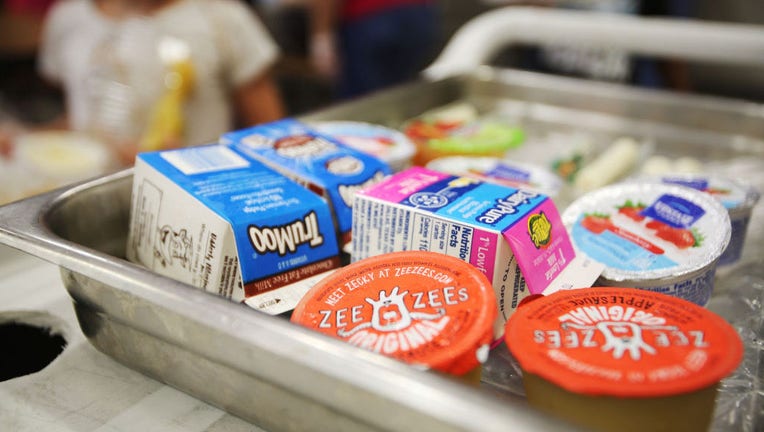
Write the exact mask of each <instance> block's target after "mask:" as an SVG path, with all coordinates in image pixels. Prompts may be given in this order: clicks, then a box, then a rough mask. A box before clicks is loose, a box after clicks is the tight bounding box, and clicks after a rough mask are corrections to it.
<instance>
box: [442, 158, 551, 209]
mask: <svg viewBox="0 0 764 432" xmlns="http://www.w3.org/2000/svg"><path fill="white" fill-rule="evenodd" d="M427 168H428V169H431V170H435V171H440V172H444V173H448V174H454V175H460V176H469V177H474V178H477V179H479V180H483V181H487V182H491V183H497V184H500V185H504V186H509V187H513V188H522V189H528V190H532V191H534V192H538V193H541V194H544V195H547V196H548V197H550V198H552V199H555V198H558V197H559V195H560V192H561V190H562V189H563V186H564V183H563V181H562V179H561V178H560V177H558V176H557V175H556V174H554V173H553V172H551V171H549V170H547V169H545V168H543V167H541V166H538V165H534V164H529V163H520V162H513V161H510V160H507V159H503V158H496V157H480V156H446V157H441V158H437V159H435V160H432V161H430V162H429V163H428V164H427Z"/></svg>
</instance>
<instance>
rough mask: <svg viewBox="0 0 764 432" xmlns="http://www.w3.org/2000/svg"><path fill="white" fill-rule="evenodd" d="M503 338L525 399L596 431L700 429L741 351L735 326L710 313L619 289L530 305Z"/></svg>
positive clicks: (543, 299) (512, 320)
mask: <svg viewBox="0 0 764 432" xmlns="http://www.w3.org/2000/svg"><path fill="white" fill-rule="evenodd" d="M505 341H506V343H507V347H508V348H509V350H510V352H511V353H512V355H513V356H514V357H515V358H516V360H517V361H518V363H519V364H520V367H521V368H522V370H523V380H524V385H525V387H526V395H527V397H528V400H529V402H530V403H531V404H533V405H535V406H537V407H539V408H541V409H543V410H547V411H550V412H554V413H556V414H559V415H562V416H563V417H567V418H569V419H570V420H573V421H574V422H576V423H579V424H583V425H586V426H590V427H592V428H594V429H595V430H667V431H669V430H670V431H677V430H704V429H706V428H707V427H708V423H709V422H710V417H711V413H712V411H713V404H714V400H715V394H716V388H717V385H718V383H719V381H721V380H722V379H723V378H724V377H726V376H727V375H728V374H730V373H731V372H732V371H734V370H735V368H736V367H737V366H738V364H739V363H740V361H741V359H742V355H743V344H742V341H741V340H740V337H739V336H738V334H737V332H736V331H735V329H734V328H732V326H730V325H729V324H728V323H727V322H726V321H724V319H722V318H721V317H719V316H717V315H715V314H714V313H712V312H711V311H709V310H707V309H705V308H702V307H700V306H697V305H695V304H693V303H690V302H688V301H686V300H682V299H679V298H676V297H672V296H668V295H664V294H659V293H654V292H649V291H645V290H639V289H633V288H623V287H595V288H587V289H581V290H570V291H559V292H557V293H554V294H551V295H549V296H545V297H541V298H537V299H535V300H533V301H530V302H528V303H526V304H525V305H523V306H522V307H521V308H520V309H519V310H518V311H517V312H516V313H515V314H514V315H513V316H512V317H511V318H510V320H509V321H508V322H507V325H506V332H505ZM656 401H659V402H656ZM573 407H575V408H573ZM656 407H657V408H656ZM625 425H631V426H628V427H627V426H625ZM632 426H633V427H632Z"/></svg>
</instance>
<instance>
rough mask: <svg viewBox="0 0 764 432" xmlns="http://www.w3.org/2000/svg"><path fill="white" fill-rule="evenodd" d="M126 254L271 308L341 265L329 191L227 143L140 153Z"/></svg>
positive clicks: (289, 304)
mask: <svg viewBox="0 0 764 432" xmlns="http://www.w3.org/2000/svg"><path fill="white" fill-rule="evenodd" d="M126 252H127V258H128V259H129V260H131V261H133V262H136V263H139V264H142V265H144V266H146V267H148V268H149V269H151V270H153V271H155V272H157V273H159V274H162V275H165V276H169V277H171V278H173V279H177V280H179V281H182V282H185V283H188V284H191V285H193V286H196V287H199V288H201V289H204V290H206V291H209V292H213V293H216V294H218V295H221V296H223V297H226V298H231V299H232V300H234V301H245V302H246V303H247V304H249V305H250V306H252V307H254V308H256V309H259V310H263V311H265V312H267V313H272V314H276V313H281V312H284V311H287V310H290V309H292V308H293V307H294V306H295V305H296V303H297V301H299V299H300V298H301V297H302V295H303V294H304V293H305V292H306V291H307V290H308V289H309V288H310V286H312V283H313V281H314V280H315V279H317V278H320V277H322V276H323V274H324V273H325V272H327V271H330V270H332V269H334V268H336V267H337V266H339V254H338V247H337V241H336V236H335V229H334V224H333V221H332V217H331V212H330V210H329V207H328V205H327V203H326V201H324V200H323V199H321V198H320V197H319V196H317V195H316V194H314V193H311V192H310V191H308V190H306V189H305V188H303V187H302V186H300V185H298V184H297V183H295V182H293V181H292V180H290V179H288V178H286V177H285V176H283V175H281V174H279V173H277V172H276V171H274V170H272V169H270V168H268V167H266V166H265V165H263V164H262V163H260V162H258V161H256V160H254V159H251V158H249V157H247V156H246V155H243V154H240V153H238V152H236V151H235V150H234V149H232V148H230V147H226V146H222V145H207V146H198V147H188V148H183V149H177V150H167V151H160V152H152V153H143V154H139V155H138V158H137V160H136V164H135V172H134V178H133V192H132V204H131V213H130V230H129V233H128V241H127V251H126Z"/></svg>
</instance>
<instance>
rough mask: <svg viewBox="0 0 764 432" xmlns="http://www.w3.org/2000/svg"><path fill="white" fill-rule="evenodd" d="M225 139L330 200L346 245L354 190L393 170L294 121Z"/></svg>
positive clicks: (341, 239) (341, 241) (258, 127)
mask: <svg viewBox="0 0 764 432" xmlns="http://www.w3.org/2000/svg"><path fill="white" fill-rule="evenodd" d="M220 143H221V144H225V145H229V146H231V147H232V148H235V149H236V150H237V151H239V152H241V153H244V154H246V155H248V156H250V157H252V158H254V159H257V160H259V161H261V162H263V163H264V164H266V165H268V166H270V167H272V168H273V169H275V170H277V171H279V172H281V173H282V174H284V175H286V176H287V177H289V178H292V179H294V180H295V181H297V182H298V183H300V184H302V185H304V186H305V187H307V188H308V189H310V190H312V191H314V192H316V193H317V194H319V195H321V196H322V197H324V198H326V199H327V200H328V201H329V203H330V205H331V209H332V212H333V215H334V218H335V223H336V224H337V231H338V235H339V240H340V243H341V246H342V247H345V246H346V245H347V244H348V243H349V241H350V231H351V227H352V222H351V220H352V207H353V197H354V196H355V192H356V191H358V190H359V189H361V188H364V187H367V186H369V185H371V184H373V183H376V182H378V181H380V180H381V179H382V178H383V177H384V176H385V175H387V174H390V168H389V167H388V166H387V164H385V163H384V162H382V161H381V160H379V159H377V158H375V157H373V156H370V155H368V154H366V153H363V152H360V151H358V150H356V149H354V148H352V147H349V146H347V145H345V144H342V143H341V142H340V141H339V140H337V139H335V138H333V137H331V136H329V135H325V134H322V133H320V132H318V131H317V130H315V129H313V128H311V127H309V126H308V125H306V124H304V123H301V122H299V121H297V120H294V119H284V120H279V121H276V122H272V123H267V124H263V125H258V126H254V127H251V128H248V129H243V130H239V131H235V132H229V133H226V134H224V135H223V136H222V137H221V138H220Z"/></svg>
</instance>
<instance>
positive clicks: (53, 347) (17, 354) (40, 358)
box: [0, 313, 67, 382]
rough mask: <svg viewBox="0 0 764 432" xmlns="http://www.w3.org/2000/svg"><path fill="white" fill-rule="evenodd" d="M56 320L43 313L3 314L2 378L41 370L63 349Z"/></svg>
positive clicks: (0, 327) (0, 326) (0, 341)
mask: <svg viewBox="0 0 764 432" xmlns="http://www.w3.org/2000/svg"><path fill="white" fill-rule="evenodd" d="M57 321H58V320H57V319H56V318H55V317H53V316H52V315H48V314H44V313H28V314H24V313H13V314H0V344H1V345H2V352H3V354H2V355H0V382H2V381H7V380H9V379H13V378H17V377H21V376H24V375H29V374H32V373H35V372H39V371H41V370H43V369H44V368H45V367H46V366H48V365H49V364H50V363H51V362H53V360H55V359H56V357H58V356H59V355H60V354H61V353H62V352H63V351H64V348H65V347H66V344H67V342H66V338H65V337H64V336H63V335H62V334H61V331H60V328H61V326H60V325H57ZM56 327H58V329H57V328H56Z"/></svg>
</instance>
